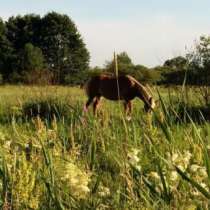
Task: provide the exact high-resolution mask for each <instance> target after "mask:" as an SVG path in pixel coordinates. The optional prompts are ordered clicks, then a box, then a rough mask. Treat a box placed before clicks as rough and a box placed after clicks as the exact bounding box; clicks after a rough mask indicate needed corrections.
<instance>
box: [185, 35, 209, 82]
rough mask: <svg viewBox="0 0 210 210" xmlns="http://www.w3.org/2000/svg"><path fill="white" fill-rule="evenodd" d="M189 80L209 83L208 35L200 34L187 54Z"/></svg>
mask: <svg viewBox="0 0 210 210" xmlns="http://www.w3.org/2000/svg"><path fill="white" fill-rule="evenodd" d="M187 58H188V60H189V71H190V72H189V73H190V77H191V82H193V83H194V84H200V85H210V36H201V37H200V40H199V42H198V43H196V44H195V49H194V51H193V52H191V53H189V54H188V55H187Z"/></svg>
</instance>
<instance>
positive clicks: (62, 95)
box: [0, 87, 210, 209]
mask: <svg viewBox="0 0 210 210" xmlns="http://www.w3.org/2000/svg"><path fill="white" fill-rule="evenodd" d="M0 89H1V91H0V92H1V96H0V98H1V97H3V96H5V95H7V96H8V97H7V98H4V100H2V102H0V107H1V112H0V122H1V126H0V145H1V150H0V181H1V184H0V193H1V198H0V205H1V208H2V209H209V207H210V206H209V197H210V190H209V187H210V162H209V155H210V142H209V136H210V126H209V123H208V121H206V119H203V120H202V121H197V120H196V119H197V118H193V117H192V114H191V113H190V112H188V107H190V106H195V105H196V106H200V104H198V101H196V100H195V99H194V90H193V89H190V91H189V90H188V97H186V98H184V102H183V94H184V95H186V92H181V89H178V90H176V89H172V88H170V90H167V89H164V88H158V89H157V91H155V90H154V91H153V92H154V93H155V92H156V95H155V97H156V98H159V101H160V105H159V107H158V108H157V109H155V111H154V113H153V114H152V115H147V114H145V113H144V112H143V105H142V103H141V102H140V101H138V100H136V101H134V110H133V118H132V121H126V120H125V118H124V116H123V114H122V113H123V112H122V107H121V106H117V105H116V104H115V103H112V102H110V101H106V100H104V101H103V102H102V105H101V107H100V110H99V115H98V117H94V116H93V114H92V112H90V113H89V114H88V115H86V116H83V115H82V104H83V103H84V102H85V96H84V95H83V91H82V90H80V89H76V88H68V87H65V88H64V87H43V88H41V87H40V88H39V87H34V88H30V87H21V88H20V87H1V88H0ZM17 90H19V91H17ZM182 91H186V89H185V88H182ZM180 104H183V109H182V110H184V115H182V114H181V112H180V108H179V106H180ZM36 105H37V107H36ZM26 107H27V108H26ZM28 107H30V108H28ZM55 107H56V108H55ZM32 108H33V109H32ZM54 108H55V109H54ZM28 109H29V110H30V109H31V110H35V112H34V113H36V114H31V115H30V114H28V113H27V112H26V111H25V110H28ZM41 109H44V110H45V111H43V112H41V111H40V110H41ZM31 113H33V112H31ZM46 114H47V115H46ZM49 114H50V115H49ZM49 116H50V117H49ZM200 116H201V115H200ZM5 119H6V120H5Z"/></svg>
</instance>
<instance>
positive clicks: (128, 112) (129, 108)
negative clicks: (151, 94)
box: [124, 101, 132, 120]
mask: <svg viewBox="0 0 210 210" xmlns="http://www.w3.org/2000/svg"><path fill="white" fill-rule="evenodd" d="M124 108H125V114H126V118H127V120H131V111H132V104H131V101H125V102H124Z"/></svg>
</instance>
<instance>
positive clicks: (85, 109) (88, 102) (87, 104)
mask: <svg viewBox="0 0 210 210" xmlns="http://www.w3.org/2000/svg"><path fill="white" fill-rule="evenodd" d="M93 99H94V98H92V97H89V98H88V101H87V102H86V104H85V106H84V108H83V111H84V112H87V111H88V107H89V106H90V104H91V103H92V101H93Z"/></svg>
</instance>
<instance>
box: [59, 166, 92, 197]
mask: <svg viewBox="0 0 210 210" xmlns="http://www.w3.org/2000/svg"><path fill="white" fill-rule="evenodd" d="M61 165H62V164H61V163H60V165H59V166H58V167H57V168H56V171H57V174H58V175H59V176H60V179H61V180H62V181H63V182H64V183H65V185H66V186H68V187H69V189H70V192H71V194H72V195H73V196H75V197H77V198H85V197H86V196H87V194H88V193H89V192H90V189H89V187H88V183H89V182H90V173H87V172H85V171H82V170H81V169H80V168H79V167H78V166H76V165H75V164H74V163H66V164H63V166H62V168H60V167H61Z"/></svg>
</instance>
